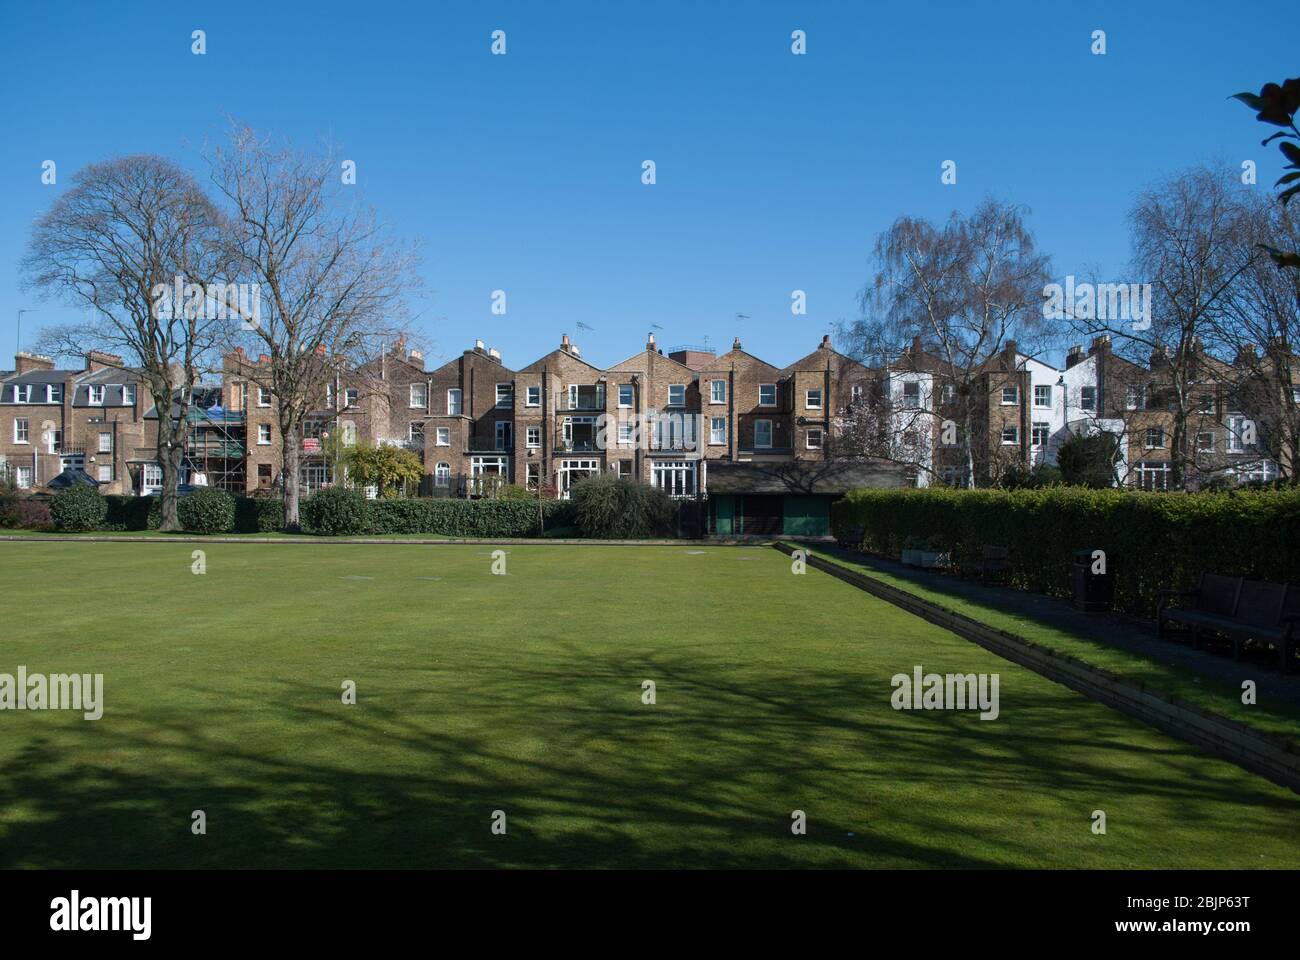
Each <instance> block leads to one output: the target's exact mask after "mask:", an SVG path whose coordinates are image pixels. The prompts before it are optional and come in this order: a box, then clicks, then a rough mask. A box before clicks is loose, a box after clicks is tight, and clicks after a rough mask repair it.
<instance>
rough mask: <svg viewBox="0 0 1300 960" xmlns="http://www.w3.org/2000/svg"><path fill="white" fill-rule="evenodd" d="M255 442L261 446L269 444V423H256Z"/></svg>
mask: <svg viewBox="0 0 1300 960" xmlns="http://www.w3.org/2000/svg"><path fill="white" fill-rule="evenodd" d="M257 442H258V444H259V445H261V446H263V447H267V446H270V445H271V425H270V424H269V423H259V424H258V425H257Z"/></svg>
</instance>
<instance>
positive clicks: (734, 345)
mask: <svg viewBox="0 0 1300 960" xmlns="http://www.w3.org/2000/svg"><path fill="white" fill-rule="evenodd" d="M731 349H732V350H739V349H740V337H737V338H736V339H735V340H734V341H732V344H731Z"/></svg>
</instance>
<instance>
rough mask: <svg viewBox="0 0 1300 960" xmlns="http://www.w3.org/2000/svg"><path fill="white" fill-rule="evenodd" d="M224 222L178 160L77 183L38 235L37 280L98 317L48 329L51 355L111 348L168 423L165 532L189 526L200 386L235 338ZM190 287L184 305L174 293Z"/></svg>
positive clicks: (33, 244) (33, 256) (102, 168)
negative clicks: (179, 511) (187, 498)
mask: <svg viewBox="0 0 1300 960" xmlns="http://www.w3.org/2000/svg"><path fill="white" fill-rule="evenodd" d="M221 233H222V224H221V216H220V214H219V212H218V211H217V209H216V208H215V207H214V205H213V204H212V202H211V201H210V199H209V198H208V197H207V196H206V195H205V194H204V192H203V190H202V189H201V188H200V187H199V185H198V183H197V182H196V181H195V180H194V178H193V177H191V176H190V175H189V174H188V173H186V172H185V171H184V170H182V169H181V168H180V167H178V166H176V165H175V164H174V163H172V162H171V161H169V160H166V159H164V158H162V157H157V156H148V155H143V156H130V157H122V158H120V159H116V160H110V161H107V162H104V163H95V164H91V165H90V166H88V167H86V168H84V169H83V170H81V171H79V172H78V173H77V174H75V176H74V178H73V187H72V189H71V190H69V191H68V192H67V193H65V194H64V195H63V196H61V197H59V198H58V199H57V200H56V201H55V202H54V204H53V206H51V208H50V210H49V211H48V212H47V213H46V214H45V215H44V216H43V217H41V218H40V219H39V220H38V221H37V222H36V225H35V227H34V228H33V230H32V236H31V241H30V244H29V246H28V250H27V253H26V256H25V257H24V259H23V265H22V268H23V272H24V274H25V277H26V279H27V282H28V283H29V284H31V285H32V286H34V287H35V288H37V289H39V290H41V291H42V293H43V294H44V295H46V296H52V297H58V298H60V299H62V300H63V301H65V302H67V303H69V304H71V305H72V306H74V307H78V308H81V309H83V310H85V311H86V314H87V316H86V319H85V320H84V321H83V322H79V323H73V324H67V325H64V326H60V327H51V328H47V329H46V330H45V331H44V334H43V336H42V339H41V343H42V349H44V350H46V351H47V352H52V353H56V354H58V355H62V356H76V355H81V354H83V353H84V352H85V351H86V350H87V349H99V350H103V351H105V352H107V353H110V354H115V355H119V356H121V357H122V358H123V364H124V366H130V367H133V368H135V369H136V370H138V372H139V376H140V377H141V379H142V380H143V382H144V385H145V387H146V388H147V389H148V391H149V395H150V398H151V399H152V400H153V403H154V407H155V409H156V410H157V413H158V463H159V464H160V466H161V468H162V529H164V530H173V529H176V528H177V527H178V525H179V524H178V522H177V518H176V489H177V485H178V484H179V482H180V475H181V468H182V460H183V457H184V452H185V444H186V441H187V439H188V437H189V433H190V422H189V416H188V415H189V408H190V404H191V401H192V396H193V387H194V386H195V384H196V383H197V382H198V380H199V379H200V378H201V377H202V376H203V374H204V372H205V364H206V362H207V361H208V360H209V359H210V355H211V351H212V348H213V345H214V344H215V343H217V342H218V341H219V340H221V339H222V338H223V337H224V332H223V328H224V326H225V325H226V323H227V316H228V314H227V312H226V311H224V310H221V309H211V308H210V307H211V298H210V296H209V292H211V293H212V294H213V295H215V296H216V297H218V298H220V299H222V301H223V302H224V296H225V286H224V284H223V283H222V280H223V278H224V275H225V273H226V269H225V267H226V261H225V259H224V243H223V241H222V236H221ZM177 284H181V287H180V289H181V290H182V291H183V293H182V301H181V302H179V303H177V302H176V301H175V298H174V297H173V296H172V295H171V294H172V291H174V290H176V289H177Z"/></svg>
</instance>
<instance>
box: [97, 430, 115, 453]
mask: <svg viewBox="0 0 1300 960" xmlns="http://www.w3.org/2000/svg"><path fill="white" fill-rule="evenodd" d="M99 452H100V453H112V452H113V435H112V434H111V433H101V434H100V435H99Z"/></svg>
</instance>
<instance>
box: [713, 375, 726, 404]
mask: <svg viewBox="0 0 1300 960" xmlns="http://www.w3.org/2000/svg"><path fill="white" fill-rule="evenodd" d="M726 402H727V381H726V380H710V381H709V403H711V404H713V403H726Z"/></svg>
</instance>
